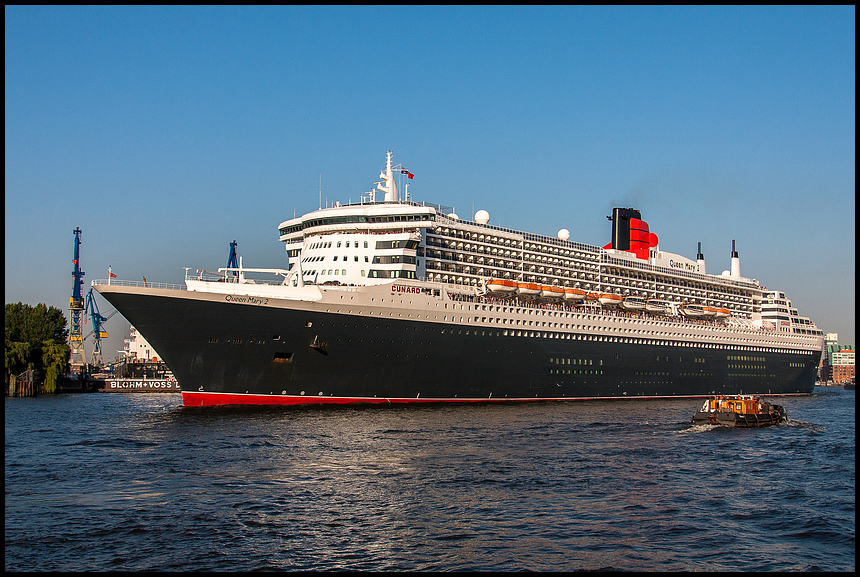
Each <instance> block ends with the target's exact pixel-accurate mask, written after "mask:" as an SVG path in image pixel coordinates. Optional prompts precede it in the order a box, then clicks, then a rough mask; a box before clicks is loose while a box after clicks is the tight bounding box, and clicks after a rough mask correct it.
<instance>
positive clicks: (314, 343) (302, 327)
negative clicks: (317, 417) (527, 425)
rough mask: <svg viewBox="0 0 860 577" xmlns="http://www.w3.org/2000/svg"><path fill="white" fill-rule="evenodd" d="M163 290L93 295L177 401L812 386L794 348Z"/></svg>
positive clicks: (562, 395) (392, 399)
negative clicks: (140, 341) (171, 385)
mask: <svg viewBox="0 0 860 577" xmlns="http://www.w3.org/2000/svg"><path fill="white" fill-rule="evenodd" d="M165 292H170V293H172V294H170V295H166V294H156V293H152V294H147V293H144V292H140V291H138V292H134V291H131V292H122V291H106V292H103V293H102V294H103V296H104V297H105V298H106V299H107V300H108V301H109V302H110V303H111V304H112V305H113V306H115V307H116V308H117V309H118V310H119V311H120V312H121V313H122V314H123V315H124V316H125V317H126V319H127V320H128V321H129V322H131V323H132V324H133V325H134V326H135V327H136V328H137V329H138V331H140V333H141V334H142V335H143V336H144V337H145V338H146V339H147V340H148V341H149V342H150V344H151V345H152V346H153V348H154V349H155V350H156V351H158V352H159V354H160V355H161V357H162V358H163V359H164V361H166V363H167V365H168V366H169V367H170V369H171V370H172V372H173V374H174V375H175V377H176V379H177V380H178V382H179V385H180V387H181V389H182V395H183V403H184V404H185V405H190V406H200V405H220V404H284V405H288V404H304V403H356V402H359V403H404V402H410V403H415V402H476V401H483V402H486V401H528V400H574V399H594V398H655V397H702V396H709V395H722V394H741V393H743V394H766V395H788V394H811V393H812V391H813V387H814V384H815V370H816V366H815V359H814V355H812V354H809V353H808V352H806V353H804V351H797V352H795V353H792V352H785V351H783V352H773V351H771V352H767V351H768V349H765V350H764V351H762V352H756V353H755V355H756V357H755V362H749V363H744V364H738V363H737V362H733V360H735V361H736V360H737V351H732V350H731V349H730V348H707V347H698V346H696V344H695V343H687V344H686V345H687V346H685V343H677V342H675V343H672V342H667V341H662V342H661V341H654V343H655V344H642V343H639V344H633V343H626V342H617V341H618V339H615V340H613V339H612V338H611V337H607V338H603V337H598V336H595V337H594V338H583V339H582V340H579V339H565V338H563V335H562V338H558V337H559V336H560V335H558V334H557V333H551V332H549V333H538V335H537V336H529V337H524V336H522V335H518V334H517V332H516V331H513V330H511V331H508V330H503V329H499V328H497V327H486V326H478V325H474V326H469V325H467V324H459V325H452V324H450V323H441V322H432V321H423V320H422V321H417V320H414V319H411V320H409V319H405V318H398V316H397V315H396V314H393V315H390V316H389V315H385V316H384V317H383V316H359V315H354V314H353V315H345V314H342V313H338V312H325V310H326V307H325V306H324V305H318V304H317V305H315V304H313V303H301V305H300V306H286V305H284V304H283V303H281V304H279V305H277V306H260V304H261V302H260V301H257V302H255V304H248V305H241V304H237V303H236V302H230V299H229V298H227V299H226V300H225V299H224V295H219V297H217V298H216V297H209V298H207V297H199V296H193V294H194V293H192V294H191V295H190V294H189V292H188V291H165ZM219 298H220V300H219ZM271 300H275V299H271ZM402 316H403V317H405V316H406V315H405V314H404V315H402ZM656 343H662V344H656Z"/></svg>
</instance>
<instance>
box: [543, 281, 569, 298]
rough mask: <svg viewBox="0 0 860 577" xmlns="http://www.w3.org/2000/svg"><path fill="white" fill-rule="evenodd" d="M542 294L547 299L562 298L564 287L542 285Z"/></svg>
mask: <svg viewBox="0 0 860 577" xmlns="http://www.w3.org/2000/svg"><path fill="white" fill-rule="evenodd" d="M540 296H541V297H542V298H545V299H560V298H563V297H564V289H563V288H561V287H560V286H554V285H552V286H551V285H548V284H545V285H541V287H540Z"/></svg>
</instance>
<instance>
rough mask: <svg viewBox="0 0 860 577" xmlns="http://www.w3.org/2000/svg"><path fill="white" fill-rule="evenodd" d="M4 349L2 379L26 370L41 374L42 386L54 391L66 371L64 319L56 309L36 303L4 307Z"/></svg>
mask: <svg viewBox="0 0 860 577" xmlns="http://www.w3.org/2000/svg"><path fill="white" fill-rule="evenodd" d="M5 329H6V330H5V337H6V338H5V342H4V345H5V346H4V349H5V355H6V359H5V361H6V363H5V365H6V366H5V380H6V382H7V383H8V382H9V377H10V376H11V375H16V374H18V373H20V372H22V371H24V370H26V369H28V368H30V369H36V370H38V371H40V372H42V373H43V374H45V377H46V381H45V385H46V387H50V390H51V391H54V390H56V384H57V382H58V381H59V378H60V376H62V375H63V374H65V373H66V371H67V370H68V362H69V352H70V351H69V347H68V346H66V345H65V344H64V343H65V342H66V339H67V337H68V330H67V329H66V317H65V315H64V314H63V311H61V310H60V309H58V308H56V307H53V306H51V307H49V306H46V305H45V304H44V303H39V304H38V305H36V306H31V305H26V304H23V303H20V302H19V303H14V304H13V303H7V304H6V326H5Z"/></svg>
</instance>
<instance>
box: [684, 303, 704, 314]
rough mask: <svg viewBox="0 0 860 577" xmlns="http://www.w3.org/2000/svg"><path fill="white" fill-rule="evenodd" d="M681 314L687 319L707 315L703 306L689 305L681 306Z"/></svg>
mask: <svg viewBox="0 0 860 577" xmlns="http://www.w3.org/2000/svg"><path fill="white" fill-rule="evenodd" d="M681 314H682V315H684V316H685V317H691V318H700V317H703V316H704V315H705V309H704V307H703V306H702V305H697V304H692V303H689V304H685V305H681Z"/></svg>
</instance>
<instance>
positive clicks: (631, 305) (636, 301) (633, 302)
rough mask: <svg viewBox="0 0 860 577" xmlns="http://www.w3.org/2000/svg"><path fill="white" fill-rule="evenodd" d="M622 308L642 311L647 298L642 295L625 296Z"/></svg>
mask: <svg viewBox="0 0 860 577" xmlns="http://www.w3.org/2000/svg"><path fill="white" fill-rule="evenodd" d="M621 308H623V309H626V310H628V311H641V310H643V309H644V308H645V299H643V298H642V297H633V296H629V297H624V298H623V299H622V300H621Z"/></svg>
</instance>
